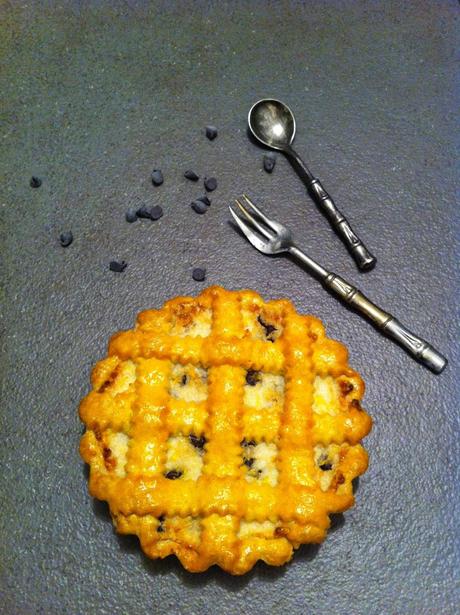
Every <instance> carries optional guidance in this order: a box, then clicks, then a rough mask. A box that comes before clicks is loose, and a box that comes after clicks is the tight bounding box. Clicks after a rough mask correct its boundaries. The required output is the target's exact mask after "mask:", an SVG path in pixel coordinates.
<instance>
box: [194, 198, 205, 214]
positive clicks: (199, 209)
mask: <svg viewBox="0 0 460 615" xmlns="http://www.w3.org/2000/svg"><path fill="white" fill-rule="evenodd" d="M190 207H191V208H192V209H193V211H194V212H196V213H197V214H204V213H205V212H206V211H207V210H208V206H207V205H206V203H203V201H201V200H199V201H193V202H192V203H190Z"/></svg>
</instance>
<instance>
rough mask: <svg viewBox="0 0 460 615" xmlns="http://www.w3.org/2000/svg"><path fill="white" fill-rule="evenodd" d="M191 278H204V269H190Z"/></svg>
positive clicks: (198, 279)
mask: <svg viewBox="0 0 460 615" xmlns="http://www.w3.org/2000/svg"><path fill="white" fill-rule="evenodd" d="M192 278H193V279H194V280H195V282H203V281H204V279H205V278H206V269H204V268H201V267H195V269H194V270H193V271H192Z"/></svg>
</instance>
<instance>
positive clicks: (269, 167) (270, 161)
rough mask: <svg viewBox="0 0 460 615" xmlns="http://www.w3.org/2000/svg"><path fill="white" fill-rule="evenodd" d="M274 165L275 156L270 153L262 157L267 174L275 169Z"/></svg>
mask: <svg viewBox="0 0 460 615" xmlns="http://www.w3.org/2000/svg"><path fill="white" fill-rule="evenodd" d="M275 164H276V154H275V153H272V152H270V153H269V154H265V156H264V169H265V170H266V171H267V173H271V172H272V171H273V169H274V168H275Z"/></svg>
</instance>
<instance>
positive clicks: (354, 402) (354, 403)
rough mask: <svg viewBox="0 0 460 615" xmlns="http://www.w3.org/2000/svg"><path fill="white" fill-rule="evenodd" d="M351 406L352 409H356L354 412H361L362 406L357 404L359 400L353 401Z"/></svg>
mask: <svg viewBox="0 0 460 615" xmlns="http://www.w3.org/2000/svg"><path fill="white" fill-rule="evenodd" d="M351 405H352V406H353V408H356V410H362V406H361V404H360V402H359V399H353V400H352V402H351Z"/></svg>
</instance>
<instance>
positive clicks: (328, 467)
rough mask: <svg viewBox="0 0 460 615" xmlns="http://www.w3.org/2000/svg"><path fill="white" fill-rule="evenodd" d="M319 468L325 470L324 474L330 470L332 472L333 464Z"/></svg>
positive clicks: (322, 465) (324, 464)
mask: <svg viewBox="0 0 460 615" xmlns="http://www.w3.org/2000/svg"><path fill="white" fill-rule="evenodd" d="M319 467H320V469H321V470H323V472H328V471H329V470H332V463H322V464H321V465H320V466H319Z"/></svg>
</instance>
